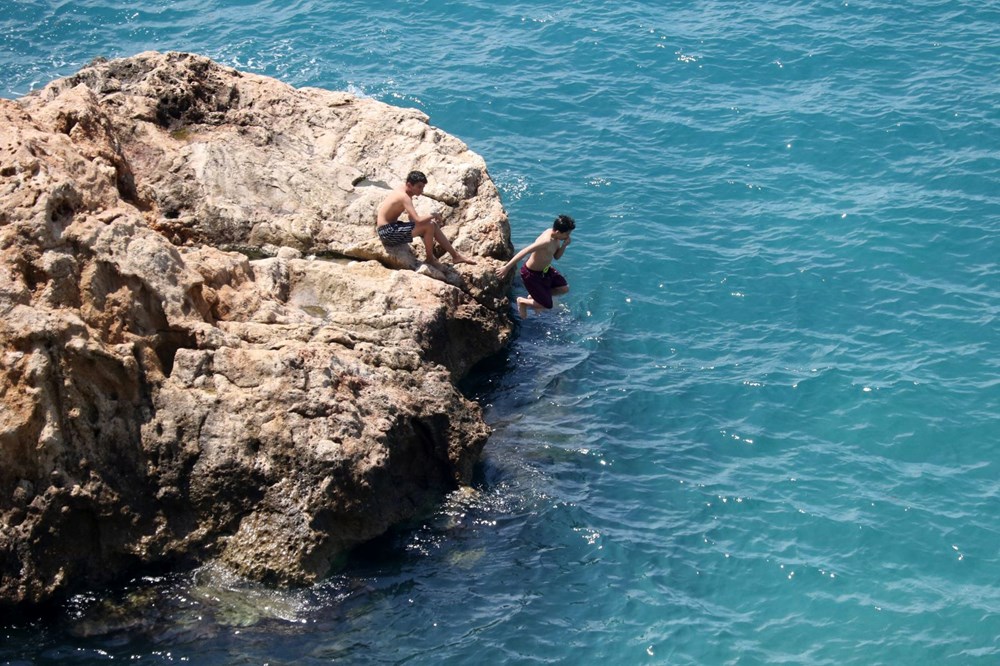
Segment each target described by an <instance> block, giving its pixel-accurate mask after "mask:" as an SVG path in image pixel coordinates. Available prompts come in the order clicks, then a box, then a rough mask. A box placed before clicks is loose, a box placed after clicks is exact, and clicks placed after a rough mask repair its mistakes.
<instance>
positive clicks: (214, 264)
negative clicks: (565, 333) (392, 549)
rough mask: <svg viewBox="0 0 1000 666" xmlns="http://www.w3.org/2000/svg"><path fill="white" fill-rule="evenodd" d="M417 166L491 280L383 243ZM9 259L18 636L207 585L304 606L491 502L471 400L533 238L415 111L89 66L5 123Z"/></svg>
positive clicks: (473, 269)
mask: <svg viewBox="0 0 1000 666" xmlns="http://www.w3.org/2000/svg"><path fill="white" fill-rule="evenodd" d="M411 169H421V170H423V171H424V172H426V173H427V174H428V176H429V178H430V181H431V182H430V184H429V185H428V187H427V193H426V194H427V197H429V199H431V200H430V201H428V200H427V199H421V200H420V203H419V204H418V208H419V207H421V206H423V207H427V208H429V207H430V206H435V207H439V208H440V209H441V210H442V211H443V213H444V216H445V222H446V226H445V228H444V230H445V233H447V234H448V235H449V238H451V239H452V242H453V244H454V245H455V246H456V247H457V248H458V249H459V250H460V251H461V252H463V253H464V254H466V255H469V256H474V257H477V258H478V260H479V261H478V264H477V265H475V266H465V265H463V266H460V267H449V268H447V270H446V272H445V273H444V274H440V273H436V272H433V271H432V272H431V273H432V274H428V272H427V271H426V270H422V271H419V272H418V271H417V270H414V269H416V268H418V266H419V262H418V256H417V255H416V254H415V253H417V254H419V253H422V249H421V248H420V246H419V245H418V244H414V245H413V246H412V247H410V248H403V249H402V250H397V251H395V252H391V253H390V252H387V251H386V249H385V248H384V247H383V246H382V245H381V243H379V242H378V240H377V238H376V237H375V234H374V230H373V220H374V208H375V206H376V205H377V203H378V201H380V200H381V198H382V196H383V195H384V192H385V188H387V187H389V186H390V185H395V184H397V183H399V182H400V181H401V180H402V178H403V177H404V176H405V174H406V173H407V172H408V171H410V170H411ZM234 248H239V249H242V250H244V251H243V252H236V251H233V249H234ZM248 249H252V250H256V251H258V252H259V255H253V256H260V257H262V258H260V259H253V260H252V259H250V258H249V257H248V256H247V254H248V252H247V250H248ZM0 252H2V258H0V456H2V458H0V459H2V461H3V462H2V465H0V518H2V524H0V528H2V532H0V611H5V610H6V611H9V610H12V609H18V608H20V609H23V608H28V607H32V606H37V605H40V604H45V603H47V602H51V601H53V600H58V599H60V598H62V597H64V596H65V595H67V594H69V593H71V592H73V591H75V590H78V589H81V588H86V587H93V586H96V585H99V584H101V583H103V582H106V581H108V580H110V579H112V578H113V577H116V576H118V575H121V574H122V573H124V572H126V571H129V570H132V569H134V568H140V567H146V566H151V565H167V566H170V565H176V564H194V563H198V562H204V561H208V560H218V561H221V562H222V563H224V564H225V565H226V566H227V567H229V568H230V569H232V570H234V571H236V572H237V573H239V574H241V575H243V576H246V577H249V578H252V579H256V580H260V581H265V582H269V583H274V584H281V585H301V584H309V583H311V582H313V581H315V580H317V579H319V578H320V577H322V576H324V575H326V574H327V573H328V572H329V570H330V568H331V566H332V565H333V563H334V562H335V561H336V560H337V558H338V557H339V556H340V555H342V554H343V553H344V552H345V550H346V549H348V548H350V547H351V546H353V545H356V544H358V543H359V542H361V541H364V540H367V539H370V538H372V537H374V536H376V535H378V534H380V533H382V532H384V531H385V530H386V529H387V528H388V527H389V526H391V525H392V524H394V523H397V522H399V521H402V520H405V519H407V518H410V517H412V516H414V515H416V514H417V513H419V512H420V511H422V510H425V509H426V508H427V506H428V505H429V504H430V503H433V502H435V501H437V500H438V499H439V498H440V497H441V496H442V494H443V493H445V492H447V491H448V490H449V489H452V488H455V487H456V486H457V485H461V484H465V483H468V482H469V481H470V479H471V475H472V470H473V466H474V465H475V463H476V462H477V460H478V458H479V455H480V453H481V450H482V447H483V445H484V443H485V441H486V438H487V435H488V429H487V427H486V426H485V424H484V423H483V420H482V417H481V414H480V411H479V409H478V407H477V406H476V405H475V404H473V403H471V402H470V401H468V400H466V399H465V398H463V397H462V396H461V395H460V394H459V392H458V391H457V390H456V388H455V386H454V381H455V380H456V379H457V378H459V377H461V376H462V375H463V374H465V373H466V372H467V371H468V369H469V368H470V367H471V366H472V365H473V364H475V363H476V362H477V361H479V360H481V359H483V358H485V357H486V356H488V355H490V354H493V353H496V352H497V351H499V350H500V349H501V348H502V347H503V345H505V344H506V343H507V341H508V339H509V337H510V334H511V324H510V321H509V318H508V316H507V314H506V313H507V311H508V305H509V304H508V301H507V298H506V291H507V287H508V286H509V285H508V284H506V283H499V282H498V281H497V280H496V279H495V277H493V275H492V269H493V267H494V266H495V265H496V262H495V261H494V260H506V259H507V258H508V257H510V256H511V246H510V230H509V225H508V221H507V218H506V214H505V213H504V211H503V208H502V206H501V204H500V200H499V196H498V194H497V191H496V188H495V187H494V185H493V183H492V181H491V180H490V178H489V175H488V173H487V170H486V166H485V164H484V162H483V160H482V159H481V158H480V157H479V156H478V155H476V154H474V153H472V152H471V151H469V150H468V148H467V147H466V146H465V145H464V144H463V143H462V142H461V141H459V140H457V139H455V138H454V137H451V136H449V135H448V134H446V133H444V132H442V131H441V130H439V129H437V128H435V127H432V126H431V125H429V124H428V118H427V117H426V116H425V115H424V114H422V113H421V112H419V111H417V110H412V109H400V108H395V107H391V106H388V105H386V104H382V103H380V102H377V101H374V100H370V99H361V98H357V97H354V96H352V95H349V94H346V93H342V92H330V91H324V90H318V89H295V88H292V87H290V86H288V85H285V84H283V83H281V82H278V81H276V80H273V79H269V78H266V77H261V76H256V75H253V74H247V73H242V72H238V71H236V70H233V69H230V68H227V67H223V66H220V65H219V64H217V63H214V62H212V61H211V60H208V59H206V58H202V57H198V56H195V55H190V54H182V53H163V54H161V53H143V54H140V55H137V56H134V57H131V58H126V59H121V60H113V61H103V62H96V63H93V64H92V65H90V66H88V67H86V68H84V69H83V70H81V71H80V72H78V73H77V74H75V75H73V76H70V77H68V78H66V79H61V80H59V81H55V82H53V83H52V84H50V85H49V86H47V87H46V88H44V89H43V90H41V91H39V92H38V93H35V94H32V95H29V96H27V97H25V98H23V99H21V100H17V101H8V100H0Z"/></svg>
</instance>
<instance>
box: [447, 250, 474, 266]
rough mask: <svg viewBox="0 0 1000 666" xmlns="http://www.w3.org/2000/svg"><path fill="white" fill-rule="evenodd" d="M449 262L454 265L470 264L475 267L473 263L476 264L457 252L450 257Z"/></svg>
mask: <svg viewBox="0 0 1000 666" xmlns="http://www.w3.org/2000/svg"><path fill="white" fill-rule="evenodd" d="M451 260H452V263H456V264H472V265H475V263H476V262H475V261H474V260H472V259H469V258H468V257H466V256H465V255H462V254H459V253H457V252H456V253H455V254H453V255H451Z"/></svg>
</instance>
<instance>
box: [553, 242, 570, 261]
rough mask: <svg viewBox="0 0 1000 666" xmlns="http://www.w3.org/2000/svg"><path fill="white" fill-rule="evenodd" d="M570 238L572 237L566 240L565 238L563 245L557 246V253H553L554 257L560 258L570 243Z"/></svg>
mask: <svg viewBox="0 0 1000 666" xmlns="http://www.w3.org/2000/svg"><path fill="white" fill-rule="evenodd" d="M570 240H571V239H569V238H567V239H566V240H564V241H563V242H562V245H560V246H559V247H557V248H556V251H555V253H553V255H552V258H553V259H559V258H560V257H562V256H563V252H565V251H566V246H567V245H569V242H570Z"/></svg>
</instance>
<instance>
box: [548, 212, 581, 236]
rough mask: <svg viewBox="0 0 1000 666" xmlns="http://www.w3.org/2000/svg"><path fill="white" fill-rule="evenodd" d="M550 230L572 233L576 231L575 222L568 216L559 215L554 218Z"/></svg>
mask: <svg viewBox="0 0 1000 666" xmlns="http://www.w3.org/2000/svg"><path fill="white" fill-rule="evenodd" d="M552 229H553V230H554V231H558V232H559V233H565V232H567V231H573V230H574V229H576V220H574V219H573V218H572V217H570V216H569V215H560V216H559V217H557V218H556V221H555V222H553V223H552Z"/></svg>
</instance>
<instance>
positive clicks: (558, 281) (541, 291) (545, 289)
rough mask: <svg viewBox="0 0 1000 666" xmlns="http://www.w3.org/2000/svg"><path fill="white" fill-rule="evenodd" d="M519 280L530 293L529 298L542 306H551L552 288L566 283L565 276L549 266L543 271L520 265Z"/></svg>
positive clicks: (563, 285)
mask: <svg viewBox="0 0 1000 666" xmlns="http://www.w3.org/2000/svg"><path fill="white" fill-rule="evenodd" d="M521 282H523V283H524V288H525V289H527V290H528V293H529V294H531V298H532V299H533V300H534V301H535V302H536V303H538V304H539V305H541V306H542V307H543V308H546V309H551V308H552V290H553V289H558V288H559V287H565V286H566V285H567V282H566V278H564V277H563V276H562V274H561V273H560V272H559V271H557V270H556V269H554V268H552V267H551V266H549V267H548V268H546V269H545V270H544V271H533V270H531V269H530V268H528V267H527V266H521Z"/></svg>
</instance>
